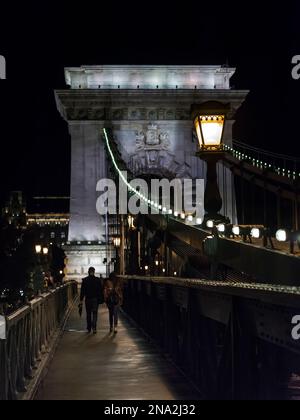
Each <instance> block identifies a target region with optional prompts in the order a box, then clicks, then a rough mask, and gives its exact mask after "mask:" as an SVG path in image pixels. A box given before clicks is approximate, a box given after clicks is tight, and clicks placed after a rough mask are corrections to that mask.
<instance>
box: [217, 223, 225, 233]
mask: <svg viewBox="0 0 300 420" xmlns="http://www.w3.org/2000/svg"><path fill="white" fill-rule="evenodd" d="M217 229H218V232H220V233H225V230H226V226H225V225H224V224H223V223H221V224H220V225H218V226H217Z"/></svg>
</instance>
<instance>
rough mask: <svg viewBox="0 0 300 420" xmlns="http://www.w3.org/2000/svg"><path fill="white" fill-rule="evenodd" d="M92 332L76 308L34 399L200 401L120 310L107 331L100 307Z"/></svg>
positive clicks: (105, 314) (176, 371) (106, 316)
mask: <svg viewBox="0 0 300 420" xmlns="http://www.w3.org/2000/svg"><path fill="white" fill-rule="evenodd" d="M99 315H100V325H99V326H98V328H99V331H98V334H97V335H95V336H94V335H91V334H88V333H87V332H86V331H85V317H84V316H83V317H82V318H80V317H79V314H78V312H77V308H76V307H75V308H74V310H73V311H72V313H71V316H70V318H69V320H68V322H67V324H66V327H65V330H64V333H63V337H62V339H61V341H60V344H59V347H58V349H57V351H56V354H55V357H54V359H53V361H52V363H51V365H50V366H49V370H48V372H47V375H46V377H45V379H44V381H43V383H42V385H41V386H40V389H39V392H38V394H37V397H36V399H37V400H134V399H136V400H170V401H172V400H199V399H200V395H199V393H198V392H197V390H196V389H195V388H194V387H193V385H192V384H191V383H190V382H189V381H188V380H187V379H186V378H185V376H184V375H182V374H181V372H180V371H178V369H177V368H176V367H175V366H174V365H173V364H172V362H170V361H168V360H167V358H165V357H164V356H163V355H162V354H161V353H160V352H159V350H158V349H157V348H156V347H155V346H154V345H153V344H151V343H150V342H149V341H148V340H147V338H146V337H145V336H144V335H143V334H142V333H141V332H140V330H139V329H138V328H137V327H135V326H134V325H133V324H132V323H131V322H130V321H128V320H127V319H126V318H125V316H124V315H122V316H121V321H120V325H119V329H118V334H117V335H112V334H109V323H108V313H107V310H106V308H105V306H104V305H102V306H101V309H100V310H99Z"/></svg>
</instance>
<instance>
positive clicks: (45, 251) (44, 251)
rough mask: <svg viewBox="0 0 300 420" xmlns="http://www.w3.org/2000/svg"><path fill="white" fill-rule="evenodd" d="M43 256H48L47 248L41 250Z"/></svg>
mask: <svg viewBox="0 0 300 420" xmlns="http://www.w3.org/2000/svg"><path fill="white" fill-rule="evenodd" d="M43 254H44V255H48V254H49V249H48V248H46V247H45V248H43Z"/></svg>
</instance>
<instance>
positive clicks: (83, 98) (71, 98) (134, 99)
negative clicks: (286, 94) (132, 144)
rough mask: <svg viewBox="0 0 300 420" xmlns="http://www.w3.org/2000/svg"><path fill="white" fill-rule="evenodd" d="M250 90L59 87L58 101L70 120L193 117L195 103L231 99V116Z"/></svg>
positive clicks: (56, 93) (231, 116) (183, 118)
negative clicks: (64, 88) (66, 88)
mask: <svg viewBox="0 0 300 420" xmlns="http://www.w3.org/2000/svg"><path fill="white" fill-rule="evenodd" d="M248 93H249V91H248V90H217V89H213V90H138V89H136V90H101V89H99V90H90V89H89V90H81V89H78V90H75V89H72V90H57V91H56V92H55V97H56V103H57V107H58V110H59V112H60V114H61V116H62V117H63V118H64V119H65V120H66V121H104V120H123V121H124V120H129V121H139V120H168V121H169V120H190V119H191V115H190V108H191V105H192V104H193V103H203V102H206V101H210V100H217V101H220V102H223V103H224V104H227V103H230V105H231V112H230V115H229V118H233V117H234V115H235V113H236V111H237V109H238V108H239V107H240V106H241V105H242V103H243V102H244V100H245V98H246V96H247V95H248Z"/></svg>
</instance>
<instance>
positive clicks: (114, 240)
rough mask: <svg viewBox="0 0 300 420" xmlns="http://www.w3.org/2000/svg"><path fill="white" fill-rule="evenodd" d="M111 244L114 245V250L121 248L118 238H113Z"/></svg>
mask: <svg viewBox="0 0 300 420" xmlns="http://www.w3.org/2000/svg"><path fill="white" fill-rule="evenodd" d="M113 244H114V246H115V247H116V248H120V246H121V238H120V237H119V236H118V237H115V238H114V239H113Z"/></svg>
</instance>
